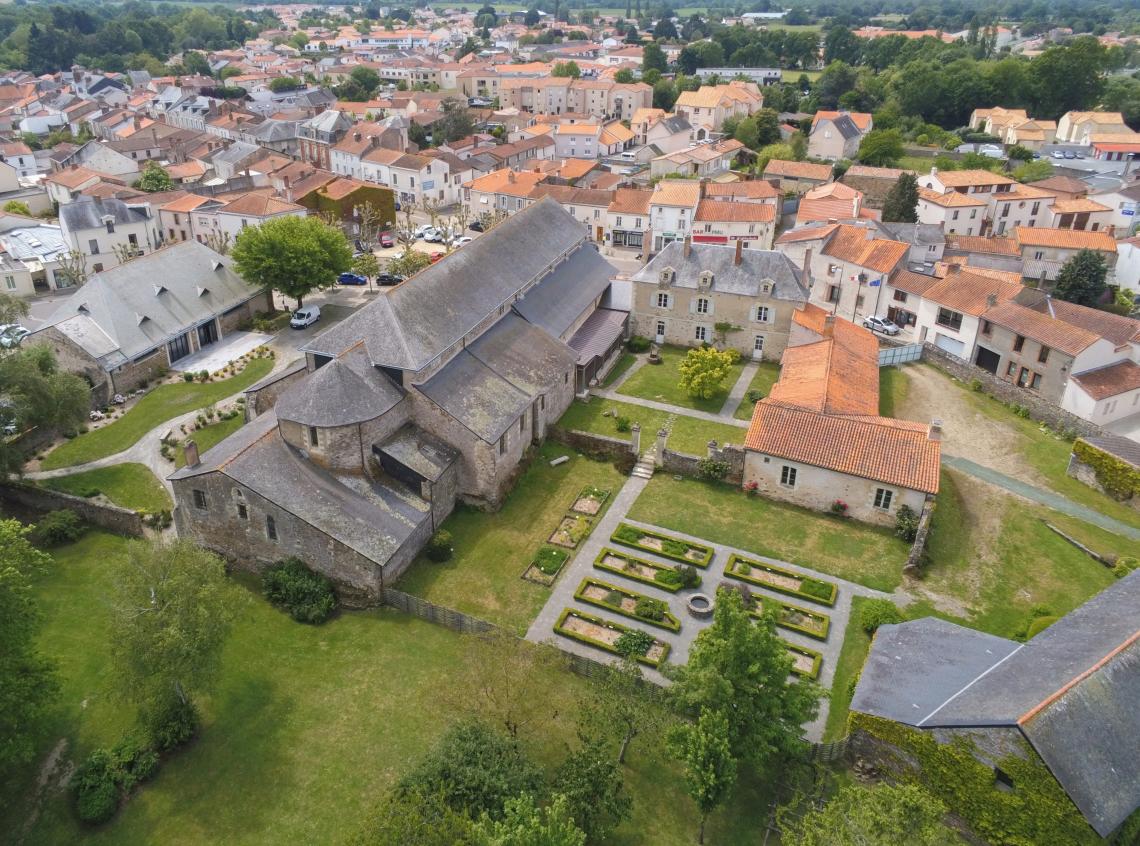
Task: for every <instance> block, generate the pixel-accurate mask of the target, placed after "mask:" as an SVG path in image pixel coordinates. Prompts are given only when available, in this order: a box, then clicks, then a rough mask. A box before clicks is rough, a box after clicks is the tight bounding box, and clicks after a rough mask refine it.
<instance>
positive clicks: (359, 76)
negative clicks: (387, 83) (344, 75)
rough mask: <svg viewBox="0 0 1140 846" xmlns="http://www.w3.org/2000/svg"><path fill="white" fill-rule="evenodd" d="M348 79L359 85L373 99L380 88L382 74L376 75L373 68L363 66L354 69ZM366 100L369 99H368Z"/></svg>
mask: <svg viewBox="0 0 1140 846" xmlns="http://www.w3.org/2000/svg"><path fill="white" fill-rule="evenodd" d="M348 78H349V79H350V80H352V81H353V82H354V83H356V84H357V85H359V86H360V88H361V89H363V91H364V93H365V94H367V95H368V97H371V96H372V94H373V93H374V92H375V91H376V89H377V88H379V87H380V74H378V73H376V71H374V70H372V68H368V67H364V66H363V65H360V66H358V67H355V68H353V69H352V73H350V74H349V75H348ZM365 99H367V97H366V98H365Z"/></svg>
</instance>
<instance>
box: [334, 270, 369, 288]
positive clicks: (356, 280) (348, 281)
mask: <svg viewBox="0 0 1140 846" xmlns="http://www.w3.org/2000/svg"><path fill="white" fill-rule="evenodd" d="M336 283H337V284H338V285H367V284H368V277H367V276H361V275H360V274H358V273H342V274H341V275H340V276H338V277H337V278H336Z"/></svg>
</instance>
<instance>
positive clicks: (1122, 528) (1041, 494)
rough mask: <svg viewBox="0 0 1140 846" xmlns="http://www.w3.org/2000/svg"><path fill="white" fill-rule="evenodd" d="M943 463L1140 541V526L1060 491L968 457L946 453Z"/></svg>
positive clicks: (1071, 515)
mask: <svg viewBox="0 0 1140 846" xmlns="http://www.w3.org/2000/svg"><path fill="white" fill-rule="evenodd" d="M942 463H943V464H944V465H946V466H947V467H952V468H954V469H955V470H960V471H961V472H963V473H966V474H967V475H969V476H973V477H974V478H975V479H981V480H982V481H983V482H989V483H990V484H991V485H996V486H997V487H999V488H1002V489H1004V490H1007V491H1009V492H1010V493H1014V494H1017V495H1018V496H1021V497H1024V498H1025V499H1028V500H1030V501H1032V502H1037V503H1040V504H1041V505H1044V506H1046V507H1047V508H1052V509H1053V510H1054V511H1060V512H1061V513H1062V514H1068V515H1069V516H1070V517H1076V518H1077V519H1078V520H1084V521H1085V522H1086V523H1092V524H1093V525H1094V526H1100V527H1101V528H1102V529H1107V530H1108V531H1110V532H1114V533H1116V534H1118V535H1124V536H1125V537H1127V538H1132V540H1140V529H1136V528H1134V527H1132V526H1129V525H1128V524H1127V523H1122V522H1120V521H1119V520H1114V519H1113V518H1112V517H1107V516H1105V515H1104V514H1101V513H1100V512H1099V511H1097V510H1095V509H1093V508H1089V507H1088V506H1085V505H1081V504H1080V503H1076V502H1073V501H1072V500H1071V499H1068V498H1066V497H1063V496H1061V495H1060V494H1056V493H1053V492H1052V491H1048V490H1044V489H1042V488H1037V487H1034V486H1033V485H1030V484H1027V483H1026V482H1023V481H1021V480H1020V479H1015V478H1013V477H1012V476H1007V475H1005V474H1004V473H999V472H998V471H997V470H994V469H992V468H990V467H985V466H983V465H981V464H977V463H976V462H973V461H970V459H968V458H962V457H961V456H957V455H945V454H944V455H943V456H942Z"/></svg>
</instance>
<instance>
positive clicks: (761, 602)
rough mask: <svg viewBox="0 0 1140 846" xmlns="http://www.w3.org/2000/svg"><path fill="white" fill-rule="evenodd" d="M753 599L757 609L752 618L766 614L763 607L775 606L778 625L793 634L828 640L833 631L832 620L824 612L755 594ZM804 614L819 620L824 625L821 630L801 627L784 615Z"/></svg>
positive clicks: (753, 610)
mask: <svg viewBox="0 0 1140 846" xmlns="http://www.w3.org/2000/svg"><path fill="white" fill-rule="evenodd" d="M752 599H753V600H754V601H755V602H756V607H754V608H752V611H751V613H752V616H754V617H759V616H760V615H761V614H763V613H764V608H763V606H765V605H773V606H775V609H776V625H777V626H779V627H780V628H782V629H789V630H790V631H793V632H799V633H800V634H803V635H807V636H808V637H811V638H815V639H816V640H827V634H828V632H829V631H831V618H830V617H829V616H827V615H826V614H824V613H823V612H822V611H809V610H808V609H807V608H801V607H800V606H798V605H789V604H788V603H786V602H780V601H779V600H778V599H769V598H768V597H766V596H757V595H755V594H753V596H752ZM789 612H790V613H793V614H803V615H804V616H806V617H812V618H813V619H816V620H819V621H820V623H822V625H821V626H820V628H819V629H811V628H808V627H807V626H801V625H798V624H796V623H793V622H791V621H789V620H785V619H784V614H786V613H789Z"/></svg>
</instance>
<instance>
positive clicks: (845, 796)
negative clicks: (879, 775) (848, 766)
mask: <svg viewBox="0 0 1140 846" xmlns="http://www.w3.org/2000/svg"><path fill="white" fill-rule="evenodd" d="M945 815H946V806H945V805H943V804H942V802H941V801H939V800H938V799H937V798H935V797H934V796H931V795H930V794H929V793H927V792H926V791H924V790H923V789H922V788H920V787H918V786H916V785H913V784H905V785H898V786H893V785H887V784H884V785H880V786H878V787H864V786H862V785H850V786H848V787H844V788H843V789H841V790H840V791H839V793H837V794H836V795H835V796H834V797H833V798H832V799H831V801H829V802H828V803H827V804H826V805H824V806H823V807H822V808H818V809H810V810H808V811H807V813H805V814H803V815H802V816H798V815H797V814H795V813H787V812H785V813H784V814H782V815H781V818H780V824H781V825H780V827H781V830H782V831H783V838H782V839H783V841H784V842H785V843H795V844H796V846H896V844H899V843H906V844H908V846H951V844H954V843H960V842H961V840H960V839H959V838H958V837H957V836H956V835H955V834H953V833H952V832H951V831H950V829H949V828H947V827H946V826H945V825H944V824H943V822H942V818H943V817H944V816H945Z"/></svg>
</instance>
